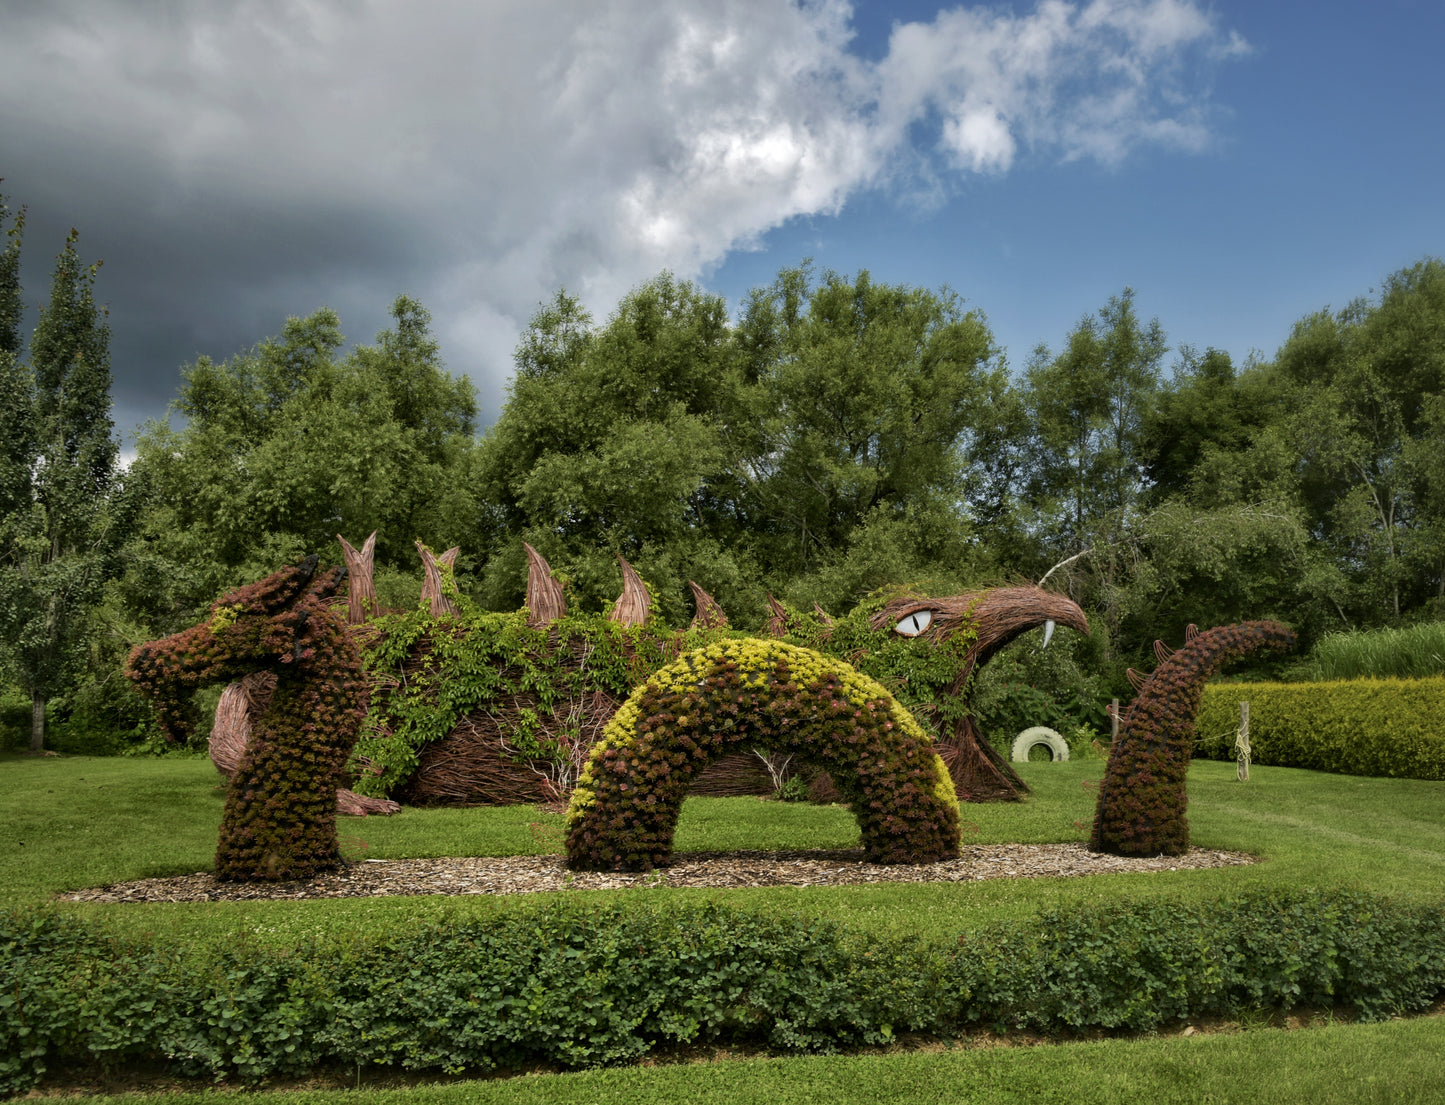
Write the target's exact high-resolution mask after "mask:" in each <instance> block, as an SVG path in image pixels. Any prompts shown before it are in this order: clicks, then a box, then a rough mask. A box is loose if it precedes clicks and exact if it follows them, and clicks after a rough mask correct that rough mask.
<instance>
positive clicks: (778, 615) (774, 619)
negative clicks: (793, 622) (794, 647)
mask: <svg viewBox="0 0 1445 1105" xmlns="http://www.w3.org/2000/svg"><path fill="white" fill-rule="evenodd" d="M763 632H764V633H765V634H766V635H767V636H769V637H786V636H787V635H788V611H787V608H786V607H784V606H783V604H782V603H780V602H779V601H778V600H777V599H775V598H773V596H772V595H771V594H769V595H768V620H767V621H766V622H765V623H764V624H763Z"/></svg>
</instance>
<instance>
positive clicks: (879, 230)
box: [708, 0, 1445, 369]
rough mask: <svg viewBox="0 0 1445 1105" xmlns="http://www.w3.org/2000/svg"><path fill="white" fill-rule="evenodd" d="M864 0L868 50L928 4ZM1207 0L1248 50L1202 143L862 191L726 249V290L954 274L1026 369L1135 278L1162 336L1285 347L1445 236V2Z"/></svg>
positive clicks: (1241, 353) (1203, 343) (722, 278)
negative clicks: (927, 187) (784, 282)
mask: <svg viewBox="0 0 1445 1105" xmlns="http://www.w3.org/2000/svg"><path fill="white" fill-rule="evenodd" d="M855 7H856V14H855V24H856V25H857V26H858V27H859V33H860V37H866V39H867V40H868V41H869V42H872V43H873V44H874V47H875V48H877V46H878V44H881V43H883V42H884V41H885V36H886V35H887V33H888V29H889V27H890V26H891V24H892V21H893V20H895V19H905V20H906V19H918V20H927V19H931V18H932V17H933V13H936V11H937V10H938V5H935V4H917V3H909V4H888V3H864V4H859V5H856V6H855ZM1014 7H1015V8H1016V9H1017V10H1028V9H1026V8H1024V6H1021V5H1015V6H1014ZM1207 10H1209V11H1211V12H1212V13H1213V14H1214V16H1215V18H1216V20H1217V21H1218V23H1219V25H1221V26H1222V27H1225V28H1229V29H1231V30H1234V31H1237V32H1238V33H1239V34H1240V35H1241V36H1242V37H1243V38H1244V40H1245V41H1246V42H1247V43H1248V44H1249V47H1250V49H1249V52H1248V53H1247V54H1245V55H1244V56H1242V57H1240V58H1238V59H1235V60H1231V61H1228V62H1225V63H1222V64H1220V65H1219V66H1218V67H1217V68H1216V69H1215V70H1214V72H1213V74H1212V76H1211V79H1210V82H1209V86H1210V95H1209V99H1208V103H1209V108H1210V122H1209V126H1210V140H1209V143H1208V144H1207V146H1205V148H1203V149H1202V150H1200V151H1198V152H1181V151H1178V150H1171V149H1159V148H1148V147H1146V148H1140V149H1137V150H1135V151H1134V152H1132V153H1131V154H1130V155H1129V156H1128V157H1126V158H1125V159H1124V160H1122V161H1121V162H1119V163H1118V164H1110V165H1104V164H1100V163H1098V162H1096V161H1088V160H1079V161H1072V162H1067V163H1061V162H1060V161H1059V160H1058V158H1057V157H1051V156H1048V155H1047V154H1045V155H1044V156H1041V157H1038V158H1036V159H1030V160H1028V161H1027V163H1024V164H1019V165H1016V166H1015V167H1014V168H1013V169H1011V170H1010V171H1009V172H1006V173H995V174H987V175H973V176H967V177H961V178H959V179H957V180H955V181H954V182H953V183H952V187H951V189H950V195H949V197H948V200H947V202H946V203H945V204H944V205H943V206H941V207H939V208H937V209H934V210H919V209H917V208H910V207H909V206H908V205H906V204H900V203H898V202H896V200H895V199H893V198H892V197H889V196H886V195H877V194H867V195H862V196H859V197H857V198H856V199H855V200H853V201H851V202H850V203H849V204H848V206H847V207H846V208H845V209H844V211H843V212H842V213H841V214H840V215H839V216H837V217H831V218H830V217H812V218H805V219H798V220H794V221H792V222H790V223H788V224H787V225H785V226H783V227H780V228H778V229H777V230H774V231H772V232H770V233H769V234H768V235H767V236H766V239H765V242H764V246H765V249H764V250H763V251H762V252H761V253H746V252H736V253H733V254H731V255H730V256H729V257H728V259H727V260H726V261H725V262H724V263H723V264H722V265H721V266H720V267H719V268H718V269H717V271H716V272H715V273H714V274H713V275H712V277H711V278H710V279H709V281H708V283H709V284H710V286H712V287H714V288H716V289H717V290H718V291H720V292H723V293H725V294H726V295H727V296H728V298H729V300H730V301H733V300H734V299H735V297H736V296H737V295H738V294H739V293H740V292H741V291H742V290H744V289H746V288H748V287H750V286H753V285H755V284H759V283H765V282H766V281H767V280H768V276H769V273H770V272H773V271H776V268H777V267H778V265H779V264H783V263H788V262H789V260H790V259H797V258H799V257H803V256H812V257H813V258H814V259H815V262H816V264H818V265H819V266H822V267H828V268H833V269H836V270H838V271H841V272H854V271H856V270H857V269H859V268H867V269H868V270H869V271H870V272H871V273H872V274H873V276H874V277H875V278H876V279H879V280H885V281H890V282H892V281H897V282H906V283H909V284H915V285H922V286H926V287H937V286H939V285H943V284H947V285H949V286H951V287H952V288H953V289H954V290H955V291H957V292H959V294H961V295H963V296H964V297H965V298H966V299H967V301H968V303H969V304H970V305H971V306H975V307H978V308H980V309H982V310H983V311H984V312H985V313H986V314H987V315H988V317H989V321H990V323H991V325H992V327H993V329H994V332H995V336H996V338H997V339H998V340H999V342H1000V343H1001V344H1003V345H1004V346H1005V347H1006V348H1007V351H1008V356H1009V361H1010V364H1011V365H1012V366H1013V367H1014V368H1016V369H1018V368H1021V367H1022V366H1023V365H1024V364H1026V362H1027V360H1028V357H1029V354H1030V352H1031V351H1032V348H1033V347H1034V346H1035V345H1036V344H1037V343H1039V342H1044V343H1046V344H1048V345H1049V346H1051V347H1052V348H1054V349H1058V348H1059V347H1060V346H1061V344H1062V343H1063V340H1064V338H1065V336H1066V334H1067V332H1068V331H1069V329H1070V328H1071V327H1072V326H1074V325H1075V324H1076V323H1077V321H1078V320H1079V318H1080V317H1081V316H1082V315H1084V314H1087V313H1090V312H1092V311H1095V310H1097V309H1098V308H1100V307H1102V306H1103V305H1104V303H1105V302H1106V301H1107V299H1108V297H1109V296H1110V295H1113V294H1116V293H1118V292H1120V291H1121V290H1122V289H1123V288H1124V287H1126V286H1129V287H1132V288H1134V290H1135V292H1136V293H1137V300H1136V306H1137V309H1138V310H1139V311H1140V313H1142V314H1144V315H1145V316H1146V317H1158V318H1159V320H1160V322H1161V323H1162V324H1163V326H1164V328H1165V330H1166V331H1167V333H1168V335H1169V338H1170V342H1171V345H1174V346H1177V345H1179V344H1191V345H1194V346H1196V347H1197V348H1199V349H1201V350H1202V349H1203V348H1204V347H1207V346H1211V345H1212V346H1216V347H1218V348H1221V349H1225V350H1227V351H1228V352H1229V353H1231V354H1232V355H1233V356H1234V358H1235V361H1236V363H1242V362H1243V361H1244V359H1245V358H1246V357H1248V356H1249V355H1250V353H1251V351H1257V352H1258V353H1259V354H1260V355H1262V356H1263V357H1264V358H1266V359H1268V358H1269V357H1271V356H1273V354H1274V353H1275V351H1276V350H1277V349H1278V347H1279V345H1280V344H1281V343H1282V342H1283V341H1284V340H1285V339H1286V338H1287V337H1288V335H1289V330H1290V326H1291V325H1292V324H1293V323H1294V322H1295V321H1296V320H1298V319H1299V318H1301V317H1302V316H1304V315H1305V314H1308V313H1311V312H1314V311H1317V310H1321V309H1323V308H1325V307H1331V308H1334V309H1338V308H1340V307H1343V306H1344V305H1345V304H1347V303H1348V302H1349V301H1350V300H1352V299H1354V298H1356V297H1359V296H1367V295H1369V294H1370V292H1371V290H1372V289H1373V288H1375V287H1377V286H1378V284H1379V282H1380V280H1381V279H1382V278H1383V277H1385V276H1386V275H1388V274H1389V273H1391V272H1394V271H1397V270H1398V269H1400V268H1403V267H1405V266H1408V265H1412V264H1414V263H1416V262H1417V261H1419V260H1421V259H1422V258H1424V257H1425V256H1427V255H1432V256H1437V257H1438V256H1442V255H1445V62H1442V60H1441V57H1440V49H1441V44H1442V43H1445V5H1441V4H1432V3H1409V2H1403V0H1385V2H1383V3H1379V4H1373V3H1350V2H1322V3H1289V2H1276V0H1269V2H1264V3H1257V2H1253V3H1252V2H1244V3H1241V2H1233V3H1218V4H1213V5H1211V6H1210V7H1209V8H1208V9H1207ZM864 48H865V49H866V46H865V47H864ZM1170 359H1171V361H1172V360H1173V355H1172V354H1171V358H1170Z"/></svg>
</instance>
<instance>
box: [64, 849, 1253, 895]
mask: <svg viewBox="0 0 1445 1105" xmlns="http://www.w3.org/2000/svg"><path fill="white" fill-rule="evenodd" d="M1254 862H1256V857H1254V856H1252V855H1249V854H1247V853H1244V852H1221V851H1212V850H1209V849H1201V848H1196V849H1192V850H1191V851H1189V852H1188V853H1186V854H1185V855H1183V856H1156V857H1152V858H1142V859H1141V858H1136V857H1121V856H1110V855H1103V854H1100V853H1095V852H1090V851H1088V849H1087V848H1085V846H1084V845H1083V844H1080V843H1071V844H993V845H976V846H965V847H964V848H963V849H962V851H961V852H960V854H959V856H958V858H957V859H950V860H944V861H941V862H939V863H928V864H919V865H916V866H903V865H900V866H880V865H878V864H872V863H864V862H863V852H862V849H852V850H845V851H779V852H745V851H744V852H691V853H679V854H678V855H676V856H675V857H674V862H673V863H672V865H671V866H669V867H667V868H663V869H659V870H657V871H653V872H651V873H649V874H632V873H608V872H595V871H569V870H568V869H567V867H566V862H565V857H564V856H561V855H541V856H495V857H489V856H480V857H478V856H470V857H455V858H441V859H386V860H382V859H368V860H362V861H360V862H357V863H349V864H347V865H346V866H345V867H343V868H341V869H340V870H338V871H334V872H331V873H328V874H324V875H319V876H317V877H316V878H312V879H303V880H297V881H294V882H276V883H228V882H218V881H217V880H216V878H215V876H214V875H211V874H209V873H207V872H197V873H195V874H193V875H180V876H175V877H171V878H155V879H138V880H136V881H134V882H124V883H115V884H112V885H110V886H103V887H98V888H95V889H92V890H70V891H65V892H63V893H61V894H58V895H56V897H57V898H58V899H59V900H61V901H68V902H215V901H254V900H259V899H282V900H284V899H292V900H302V899H308V898H369V897H383V896H389V895H409V894H448V895H455V894H533V893H540V892H544V891H558V890H626V889H655V888H659V887H729V888H732V887H763V886H847V885H855V884H861V883H881V882H955V883H958V882H975V881H979V880H983V879H1006V878H1075V877H1081V876H1087V875H1104V874H1129V873H1137V872H1169V871H1183V870H1197V869H1201V868H1208V867H1232V866H1236V865H1240V864H1247V863H1254Z"/></svg>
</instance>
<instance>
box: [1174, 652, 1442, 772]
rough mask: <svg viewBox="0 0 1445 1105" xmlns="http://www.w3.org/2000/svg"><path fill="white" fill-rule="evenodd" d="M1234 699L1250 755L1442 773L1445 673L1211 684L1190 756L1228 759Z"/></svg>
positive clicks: (1283, 762)
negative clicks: (1245, 725)
mask: <svg viewBox="0 0 1445 1105" xmlns="http://www.w3.org/2000/svg"><path fill="white" fill-rule="evenodd" d="M1241 700H1244V701H1248V703H1249V743H1250V748H1251V756H1250V759H1251V760H1252V762H1254V763H1257V764H1273V765H1276V766H1280V767H1307V768H1312V769H1313V770H1315V771H1334V772H1338V773H1340V774H1344V775H1381V776H1396V777H1399V778H1405V779H1445V677H1435V678H1431V679H1348V680H1341V681H1339V682H1334V683H1230V684H1213V685H1211V686H1209V687H1206V688H1205V690H1204V701H1203V703H1202V705H1201V706H1200V710H1199V721H1198V726H1197V729H1196V732H1197V733H1198V739H1199V743H1198V745H1197V747H1196V748H1195V755H1196V756H1207V757H1209V758H1210V759H1216V760H1232V759H1234V755H1235V752H1234V736H1235V732H1236V730H1237V729H1238V728H1239V703H1240V701H1241Z"/></svg>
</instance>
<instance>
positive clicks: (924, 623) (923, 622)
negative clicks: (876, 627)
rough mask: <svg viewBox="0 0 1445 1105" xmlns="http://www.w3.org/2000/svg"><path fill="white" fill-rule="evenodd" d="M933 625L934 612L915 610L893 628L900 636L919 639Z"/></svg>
mask: <svg viewBox="0 0 1445 1105" xmlns="http://www.w3.org/2000/svg"><path fill="white" fill-rule="evenodd" d="M932 624H933V611H932V610H915V611H914V612H913V613H912V614H908V615H905V616H904V618H903V619H902V620H901V621H900V622H899V623H898V624H897V625H895V626H894V627H893V628H894V630H895V631H896V632H897V633H898V634H899V636H902V637H917V636H918V635H919V634H920V633H922V632H923V631H924V630H925V629H927V628H928V627H929V626H930V625H932Z"/></svg>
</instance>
